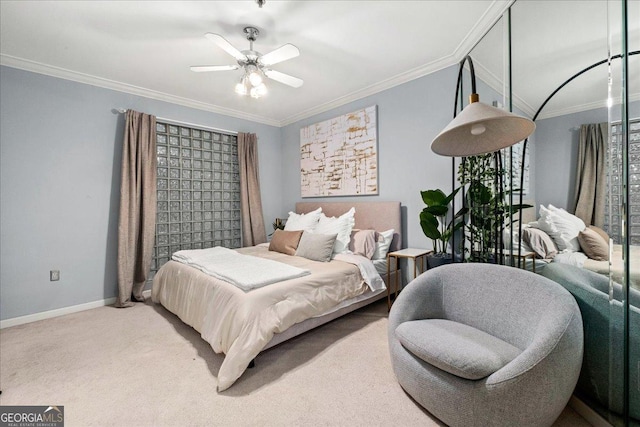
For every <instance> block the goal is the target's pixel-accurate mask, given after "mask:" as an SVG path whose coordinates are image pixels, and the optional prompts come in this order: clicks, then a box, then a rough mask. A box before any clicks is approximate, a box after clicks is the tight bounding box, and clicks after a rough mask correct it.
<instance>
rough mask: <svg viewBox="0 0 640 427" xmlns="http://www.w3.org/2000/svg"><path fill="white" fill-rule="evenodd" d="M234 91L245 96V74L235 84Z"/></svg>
mask: <svg viewBox="0 0 640 427" xmlns="http://www.w3.org/2000/svg"><path fill="white" fill-rule="evenodd" d="M235 90H236V93H237V94H238V95H242V96H246V95H247V93H248V91H247V78H246V76H243V77H242V78H241V79H240V82H239V83H238V84H237V85H236V89H235Z"/></svg>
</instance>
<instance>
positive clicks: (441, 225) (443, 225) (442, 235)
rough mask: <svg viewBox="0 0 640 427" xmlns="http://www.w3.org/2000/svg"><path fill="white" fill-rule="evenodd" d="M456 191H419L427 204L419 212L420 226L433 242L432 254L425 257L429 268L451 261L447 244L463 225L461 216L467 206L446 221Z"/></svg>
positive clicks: (458, 189)
mask: <svg viewBox="0 0 640 427" xmlns="http://www.w3.org/2000/svg"><path fill="white" fill-rule="evenodd" d="M458 191H460V188H456V189H455V190H453V192H452V193H451V194H449V195H446V194H444V192H443V191H442V190H439V189H436V190H426V191H421V192H420V195H421V196H422V201H423V202H424V203H425V204H426V205H427V206H426V207H425V208H424V209H422V212H420V226H421V227H422V232H423V233H424V234H425V236H427V237H428V238H430V239H431V240H432V242H433V254H431V255H429V256H428V257H427V266H428V267H429V268H433V267H437V266H438V265H442V264H448V263H451V262H453V256H452V254H449V253H447V246H448V244H449V241H450V240H451V238H452V237H453V235H454V233H455V232H456V231H457V230H459V229H460V228H462V227H464V220H463V217H464V214H465V213H466V212H467V208H465V207H463V208H462V209H460V210H459V211H458V212H457V213H456V214H455V215H453V218H451V220H449V221H448V217H449V210H450V209H451V202H452V201H453V198H454V197H455V196H456V194H457V193H458ZM447 221H448V222H447Z"/></svg>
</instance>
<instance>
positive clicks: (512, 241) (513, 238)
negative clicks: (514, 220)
mask: <svg viewBox="0 0 640 427" xmlns="http://www.w3.org/2000/svg"><path fill="white" fill-rule="evenodd" d="M528 227H529V226H528V225H526V224H525V225H523V226H522V230H523V231H524V229H525V228H528ZM523 234H524V233H523ZM502 241H503V243H504V249H505V250H506V251H510V250H511V247H512V246H513V252H514V253H517V252H518V244H520V252H521V253H527V252H533V251H532V250H531V248H530V247H529V245H527V244H526V243H525V242H524V241H523V242H520V239H518V228H517V227H516V226H515V225H514V227H513V233H512V232H511V228H510V227H505V228H504V231H503V232H502Z"/></svg>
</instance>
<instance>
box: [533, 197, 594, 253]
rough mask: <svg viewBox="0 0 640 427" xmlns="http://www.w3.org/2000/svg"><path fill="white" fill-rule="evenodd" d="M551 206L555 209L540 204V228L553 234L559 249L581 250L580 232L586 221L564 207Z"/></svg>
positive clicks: (552, 236) (550, 234)
mask: <svg viewBox="0 0 640 427" xmlns="http://www.w3.org/2000/svg"><path fill="white" fill-rule="evenodd" d="M549 206H550V208H551V207H553V209H550V208H545V207H544V206H542V205H540V219H539V220H538V224H539V226H540V229H541V230H542V231H544V232H546V233H547V234H548V235H549V236H551V238H552V239H553V241H554V243H555V244H556V246H558V250H559V251H569V252H577V251H579V250H580V242H578V234H580V232H581V231H583V230H584V229H585V228H586V227H585V225H584V222H583V221H582V220H581V219H580V218H578V217H576V216H574V215H571V214H570V213H568V212H567V211H565V210H563V209H558V208H556V207H555V206H553V205H549Z"/></svg>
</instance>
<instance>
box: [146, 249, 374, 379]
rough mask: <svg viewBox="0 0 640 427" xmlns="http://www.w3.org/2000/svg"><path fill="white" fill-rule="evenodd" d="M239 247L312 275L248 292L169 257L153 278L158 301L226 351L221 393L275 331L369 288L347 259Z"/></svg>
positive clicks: (220, 350)
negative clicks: (320, 259) (322, 259)
mask: <svg viewBox="0 0 640 427" xmlns="http://www.w3.org/2000/svg"><path fill="white" fill-rule="evenodd" d="M238 251H239V252H241V253H243V254H246V255H253V256H259V257H261V258H266V259H271V260H275V261H279V262H284V263H286V264H288V265H291V266H293V267H297V268H301V269H306V270H309V271H311V274H310V275H308V276H305V277H299V278H295V279H290V280H286V281H283V282H278V283H274V284H271V285H268V286H264V287H261V288H257V289H254V290H252V291H250V292H244V291H242V290H240V289H238V288H237V287H235V286H233V285H231V284H229V283H227V282H225V281H223V280H220V279H218V278H215V277H211V276H208V275H206V274H205V273H203V272H201V271H198V270H196V269H194V268H192V267H189V266H188V265H184V264H181V263H178V262H175V261H169V262H168V263H166V264H165V265H164V266H163V267H162V268H161V269H160V270H159V271H158V272H157V273H156V275H155V277H154V281H153V289H152V299H153V301H154V302H159V303H161V304H162V305H163V306H165V307H166V308H167V309H168V310H169V311H171V312H173V313H175V314H177V315H178V316H179V317H180V318H181V319H182V321H184V322H185V323H187V324H189V325H191V326H192V327H194V328H195V329H196V330H198V331H199V332H200V333H201V335H202V338H204V339H205V340H206V341H207V342H209V344H210V345H211V347H212V348H213V350H214V351H215V352H216V353H225V355H226V356H225V359H224V361H223V363H222V365H221V367H220V371H219V372H218V390H219V391H222V390H225V389H227V388H228V387H230V386H231V385H232V384H233V383H234V382H235V381H236V380H237V379H238V378H239V377H240V376H241V375H242V373H243V372H244V371H245V369H246V367H247V365H248V364H249V362H250V361H251V360H252V359H254V358H255V357H256V356H257V355H258V353H259V352H260V351H261V350H262V349H263V348H264V347H265V346H266V345H267V343H268V342H269V341H270V340H271V338H272V337H273V335H274V334H276V333H280V332H283V331H285V330H286V329H288V328H289V327H290V326H292V325H294V324H296V323H299V322H302V321H303V320H306V319H308V318H311V317H314V316H318V315H321V314H323V313H325V312H327V311H330V310H331V309H332V308H334V307H337V306H338V305H339V304H340V303H341V302H342V301H345V300H347V299H350V298H354V297H357V296H358V295H361V294H363V293H365V292H366V291H367V290H368V289H367V284H366V283H365V282H364V280H363V278H362V275H361V273H360V270H359V268H358V267H357V266H355V265H353V264H350V263H348V262H344V261H341V260H337V259H336V260H333V261H331V262H328V263H322V262H316V261H310V260H308V259H305V258H301V257H296V256H289V255H284V254H281V253H279V252H273V251H269V250H268V249H267V248H266V247H264V246H254V247H251V248H243V249H240V250H238ZM364 260H366V259H364ZM366 261H368V260H366Z"/></svg>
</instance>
